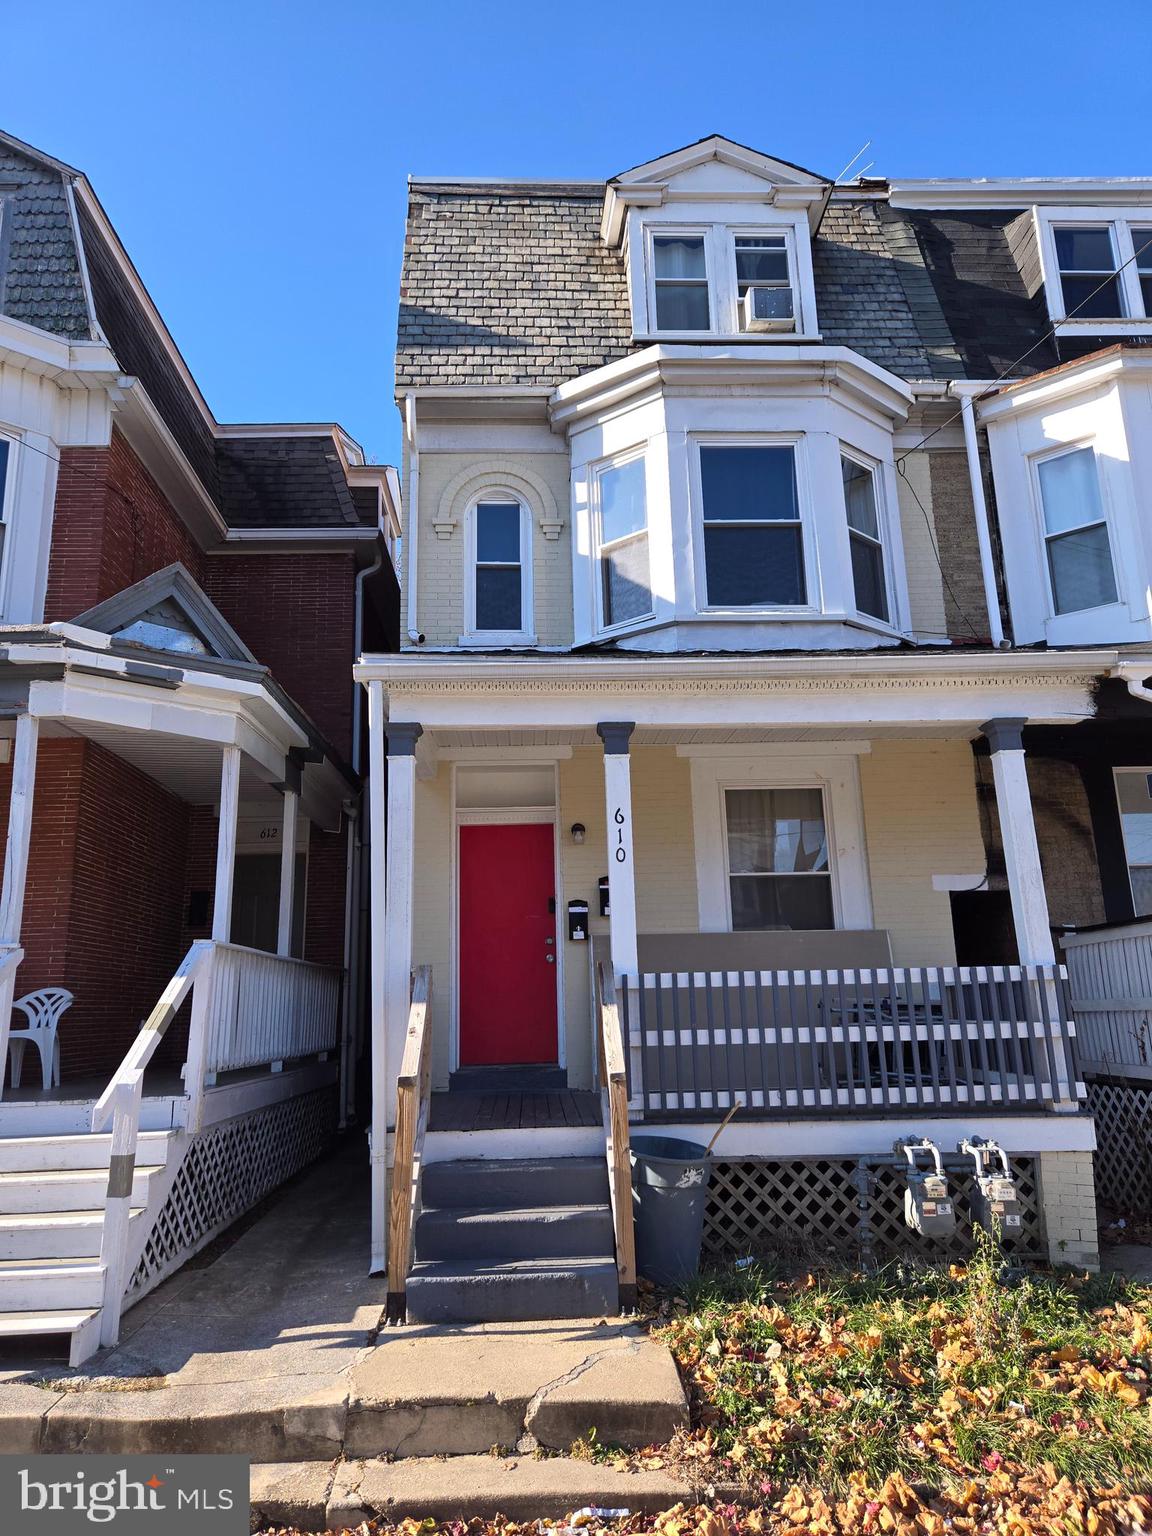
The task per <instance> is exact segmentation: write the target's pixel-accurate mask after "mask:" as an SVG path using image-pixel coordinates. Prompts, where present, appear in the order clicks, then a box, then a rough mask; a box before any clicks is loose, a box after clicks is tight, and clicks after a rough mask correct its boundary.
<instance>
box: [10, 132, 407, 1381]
mask: <svg viewBox="0 0 1152 1536" xmlns="http://www.w3.org/2000/svg"><path fill="white" fill-rule="evenodd" d="M0 509H2V513H3V529H2V531H3V535H4V537H3V546H2V563H0V700H2V710H0V715H2V718H0V738H2V739H0V815H2V817H3V818H4V820H3V824H5V825H6V826H7V854H6V859H5V863H4V880H3V894H2V898H0V1061H3V1060H4V1059H5V1058H6V1057H7V1056H8V1055H9V1051H8V1049H7V1045H8V1030H9V1013H10V1005H11V1003H12V1000H13V998H14V997H15V999H17V1000H18V1001H19V1000H20V999H24V998H27V997H28V995H29V994H36V993H42V992H44V991H45V989H65V990H66V991H67V992H68V993H70V994H71V995H72V1001H71V1005H70V1006H69V1007H68V1008H67V1009H66V1011H65V1012H64V1013H63V1015H62V1016H61V1017H60V1019H59V1024H58V1033H57V1046H58V1057H59V1062H58V1075H57V1073H55V1072H52V1071H51V1064H52V1052H51V1050H50V1049H49V1050H47V1051H46V1053H45V1054H46V1057H47V1060H48V1065H49V1071H50V1075H51V1076H52V1078H53V1085H52V1086H51V1087H50V1088H47V1089H46V1088H44V1087H42V1085H41V1084H42V1079H41V1067H40V1053H39V1049H38V1046H37V1044H36V1042H35V1040H33V1039H25V1038H21V1036H20V1034H19V1033H17V1035H16V1037H15V1038H14V1039H13V1040H12V1050H11V1056H12V1062H13V1066H14V1067H15V1066H16V1064H17V1059H18V1058H20V1057H22V1061H21V1062H20V1066H21V1067H22V1075H21V1080H20V1084H19V1086H18V1087H13V1086H8V1087H6V1088H5V1090H4V1094H3V1102H2V1103H0V1334H2V1333H22V1332H34V1333H42V1332H62V1333H70V1334H72V1336H73V1342H72V1353H73V1358H74V1359H81V1358H83V1357H84V1355H85V1354H87V1353H88V1352H90V1350H91V1349H92V1348H94V1347H95V1346H96V1343H97V1342H98V1341H99V1340H100V1339H101V1338H103V1340H104V1341H105V1342H107V1341H109V1340H110V1339H111V1338H114V1337H115V1333H116V1326H117V1320H118V1316H119V1311H120V1307H121V1305H122V1303H123V1302H124V1300H125V1292H127V1298H126V1299H127V1300H129V1301H131V1300H135V1299H137V1298H138V1297H139V1296H140V1295H142V1294H143V1293H144V1292H145V1291H146V1290H147V1289H148V1288H149V1287H150V1286H152V1285H153V1284H155V1283H156V1281H157V1280H158V1279H160V1278H162V1277H163V1276H164V1275H165V1274H166V1273H169V1272H170V1271H171V1270H172V1269H173V1268H175V1267H177V1266H178V1265H179V1264H180V1263H181V1262H182V1261H183V1259H184V1258H185V1257H187V1255H188V1254H189V1253H190V1252H192V1251H194V1250H195V1248H197V1247H199V1246H201V1245H202V1244H203V1242H205V1241H206V1240H207V1238H208V1237H210V1236H211V1235H212V1233H213V1232H215V1231H218V1230H219V1229H220V1227H221V1226H223V1225H225V1224H227V1222H228V1221H229V1220H231V1219H232V1218H233V1217H234V1216H235V1215H237V1214H238V1213H239V1212H240V1211H241V1210H243V1209H245V1207H246V1206H248V1205H250V1204H251V1203H252V1202H253V1201H254V1200H256V1199H258V1198H259V1197H260V1196H261V1195H263V1194H264V1193H266V1192H267V1190H269V1189H270V1188H272V1187H274V1186H275V1184H276V1183H278V1182H279V1181H280V1180H281V1179H283V1178H285V1177H287V1176H288V1175H289V1174H290V1173H292V1172H294V1171H295V1170H296V1169H297V1168H299V1167H300V1166H302V1164H303V1163H304V1162H306V1161H307V1160H308V1159H309V1158H311V1157H313V1156H315V1155H316V1153H317V1152H318V1151H319V1150H320V1148H321V1147H322V1146H323V1145H324V1142H325V1140H326V1138H327V1136H328V1135H329V1134H330V1132H331V1131H332V1129H334V1128H335V1125H336V1123H337V1121H338V1120H343V1119H344V1118H345V1115H346V1110H347V1107H348V1105H349V1104H350V1102H351V1097H352V1094H353V1093H354V1091H355V1083H354V1073H355V1063H356V1057H357V1054H358V1051H359V1036H360V1030H359V1021H360V1014H361V995H362V989H361V988H360V986H359V984H358V975H359V971H360V957H361V954H362V945H361V941H360V931H359V930H360V913H361V911H362V908H363V903H362V902H361V900H360V896H359V867H360V845H361V836H360V831H359V808H360V784H361V769H362V766H363V763H362V759H363V756H364V754H363V751H362V740H363V729H362V724H361V704H362V696H361V695H360V693H359V690H357V689H356V687H355V685H354V683H353V680H352V676H351V665H352V662H353V660H354V658H355V657H356V656H357V654H359V652H361V651H362V650H364V649H372V650H374V649H376V647H380V648H381V649H382V650H384V651H388V650H390V649H392V648H394V647H395V645H396V643H397V640H398V614H399V591H398V583H397V580H396V573H395V569H394V555H395V549H396V538H397V534H398V531H399V487H398V484H397V480H396V476H395V472H394V471H393V470H390V469H387V468H384V467H382V466H375V465H369V464H367V463H365V460H364V454H363V452H362V451H361V449H360V448H359V446H358V445H357V444H356V443H354V442H353V441H352V440H351V438H349V437H348V435H347V434H346V433H345V432H343V431H342V430H341V429H340V428H339V427H338V426H335V425H332V424H327V423H323V424H316V425H244V426H234V425H221V424H220V423H218V422H217V421H216V420H215V418H214V417H213V415H212V413H211V411H210V410H209V408H208V406H207V405H206V403H205V401H204V399H203V397H202V396H201V394H200V391H199V389H198V388H197V385H196V382H195V380H194V379H193V377H192V375H191V374H190V372H189V370H188V368H187V365H186V364H185V363H184V361H183V359H182V358H181V356H180V354H179V352H178V351H177V349H176V347H175V344H174V343H173V341H172V338H171V337H170V336H169V334H168V331H167V329H166V328H165V325H164V322H163V320H162V319H161V317H160V315H159V314H158V312H157V310H156V308H155V306H154V304H153V303H152V301H151V299H150V298H149V296H148V294H147V292H146V291H145V289H144V287H143V284H142V283H141V281H140V278H139V277H138V275H137V273H136V271H135V269H134V268H133V266H132V263H131V261H130V260H129V258H128V256H127V254H126V253H125V251H124V249H123V247H122V246H121V244H120V241H119V239H118V238H117V236H116V233H115V231H114V230H113V228H112V226H111V225H110V223H109V222H108V219H107V216H106V215H105V213H104V211H103V210H102V208H101V207H100V204H99V203H98V202H97V200H96V197H95V195H94V193H93V192H92V189H91V187H90V186H89V185H88V183H87V181H86V180H85V178H84V176H83V175H82V174H81V173H80V172H78V171H75V170H72V169H70V168H69V167H68V166H65V165H62V164H60V163H59V162H58V161H55V160H53V159H51V158H50V157H48V156H46V155H43V154H41V153H40V152H39V151H37V150H34V149H31V148H29V147H28V146H27V145H24V144H21V143H19V142H18V141H17V140H14V139H11V138H8V137H7V136H5V135H0ZM189 993H191V998H190V1001H189V1002H188V1004H187V1006H186V1007H185V1008H184V1011H183V1012H182V1013H180V1014H179V1015H178V1016H176V1009H177V1007H178V1006H179V1004H180V1003H181V1002H182V1001H183V1000H184V999H185V998H186V997H187V995H188V994H189ZM52 1001H53V999H52V997H51V996H49V997H48V998H47V999H46V1000H43V1003H42V1007H41V1008H40V1009H39V1011H37V1009H36V1008H35V1007H34V1006H33V1005H31V1004H30V1005H29V1007H28V1008H26V1009H24V1010H21V1009H19V1008H17V1011H16V1012H15V1014H14V1016H13V1019H12V1028H13V1030H15V1031H17V1032H19V1031H22V1030H24V1029H25V1028H27V1027H28V1026H29V1024H30V1022H31V1023H33V1024H35V1023H41V1024H42V1023H45V1022H48V1023H50V1022H51V1018H52V1012H53V1010H52V1007H51V1004H52ZM29 1008H30V1009H31V1010H32V1013H31V1015H30V1014H29ZM174 1017H175V1022H174V1024H173V1026H172V1028H171V1029H167V1025H168V1024H169V1022H170V1021H171V1020H172V1019H173V1018H174ZM144 1021H147V1022H146V1023H145V1022H144ZM166 1029H167V1033H166V1034H165V1030H166ZM41 1038H42V1037H41ZM342 1068H343V1071H341V1069H342ZM270 1069H271V1070H270ZM141 1071H142V1072H143V1076H142V1078H141V1077H140V1072H141ZM98 1100H99V1101H100V1113H99V1114H98V1115H97V1120H98V1121H102V1122H103V1123H104V1124H105V1129H106V1131H109V1132H110V1133H111V1138H112V1139H111V1140H110V1139H109V1135H108V1134H104V1135H101V1136H95V1135H92V1134H89V1133H90V1131H91V1126H92V1122H93V1109H94V1106H96V1104H97V1101H98ZM113 1119H114V1122H115V1124H114V1126H113ZM137 1126H138V1127H139V1128H140V1129H141V1131H142V1133H143V1135H144V1140H143V1141H142V1143H141V1146H140V1149H139V1153H138V1155H137V1156H136V1158H135V1169H134V1171H133V1153H134V1152H136V1143H135V1133H136V1127H137ZM46 1174H47V1175H49V1177H45V1175H46Z"/></svg>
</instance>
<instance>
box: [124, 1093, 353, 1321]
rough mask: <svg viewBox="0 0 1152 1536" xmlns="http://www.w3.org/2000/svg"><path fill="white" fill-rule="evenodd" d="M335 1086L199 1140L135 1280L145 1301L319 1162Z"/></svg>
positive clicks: (332, 1125) (228, 1123)
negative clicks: (253, 1210) (275, 1192)
mask: <svg viewBox="0 0 1152 1536" xmlns="http://www.w3.org/2000/svg"><path fill="white" fill-rule="evenodd" d="M336 1114H337V1096H336V1090H335V1088H331V1087H329V1088H320V1089H317V1090H316V1091H315V1092H314V1093H302V1094H299V1095H298V1096H297V1097H296V1098H293V1099H282V1100H281V1101H280V1102H279V1103H276V1104H270V1105H268V1107H267V1108H265V1109H261V1110H257V1111H256V1113H254V1114H251V1115H240V1116H238V1117H237V1118H236V1119H235V1120H225V1121H223V1122H221V1124H219V1125H213V1126H210V1127H209V1128H208V1129H207V1130H206V1131H204V1133H203V1134H202V1135H200V1136H198V1137H196V1139H195V1140H194V1141H193V1142H191V1143H190V1144H189V1146H188V1148H187V1151H186V1153H185V1156H184V1160H183V1162H182V1163H181V1164H180V1167H179V1169H178V1170H177V1172H176V1176H175V1178H174V1180H173V1181H172V1187H171V1189H170V1190H169V1191H168V1197H167V1199H166V1200H165V1201H164V1204H163V1205H162V1206H161V1207H160V1210H159V1212H158V1214H157V1216H156V1220H155V1222H154V1224H153V1226H152V1231H151V1232H150V1233H149V1236H148V1238H147V1240H146V1242H145V1244H144V1251H143V1254H142V1255H141V1258H140V1263H139V1264H138V1265H137V1267H136V1271H135V1273H134V1274H133V1276H132V1280H131V1282H130V1284H129V1286H128V1293H127V1295H128V1300H129V1301H138V1300H139V1299H140V1297H141V1296H143V1295H144V1294H145V1293H146V1292H147V1291H150V1290H151V1289H152V1287H153V1286H155V1285H157V1284H159V1282H160V1281H161V1280H163V1279H164V1278H165V1277H166V1276H167V1275H170V1274H172V1272H173V1271H174V1270H177V1269H179V1268H180V1266H181V1264H183V1263H185V1262H186V1260H188V1259H190V1258H191V1257H192V1255H193V1254H194V1253H196V1252H197V1250H198V1249H200V1248H203V1247H204V1245H205V1244H206V1243H208V1242H210V1241H211V1239H212V1238H213V1237H215V1236H216V1235H217V1234H218V1233H220V1232H222V1231H223V1230H224V1228H225V1227H227V1226H228V1225H229V1224H230V1223H231V1222H233V1221H235V1220H236V1218H237V1217H238V1216H241V1215H243V1213H244V1212H245V1211H246V1210H248V1209H249V1208H250V1207H251V1206H253V1205H255V1204H256V1202H257V1201H258V1200H262V1199H263V1198H264V1196H265V1195H267V1194H270V1193H271V1192H272V1190H274V1189H275V1188H276V1187H277V1186H278V1185H280V1184H283V1182H284V1181H285V1179H290V1178H291V1177H292V1175H293V1174H294V1173H299V1171H300V1170H301V1168H305V1167H307V1165H308V1164H309V1163H311V1162H314V1161H315V1159H316V1158H317V1157H319V1156H320V1154H321V1153H322V1152H323V1151H324V1149H325V1148H326V1147H327V1146H328V1144H329V1142H330V1141H331V1140H332V1137H333V1135H334V1134H335V1130H336Z"/></svg>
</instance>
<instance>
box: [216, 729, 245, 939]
mask: <svg viewBox="0 0 1152 1536" xmlns="http://www.w3.org/2000/svg"><path fill="white" fill-rule="evenodd" d="M239 810H240V748H239V747H225V748H224V757H223V760H222V761H221V764H220V821H219V826H218V829H217V833H216V891H215V894H214V896H213V899H212V938H213V939H214V941H215V942H216V943H217V944H227V943H228V940H229V938H230V937H231V933H232V881H233V877H234V874H235V869H236V817H237V814H238V812H239Z"/></svg>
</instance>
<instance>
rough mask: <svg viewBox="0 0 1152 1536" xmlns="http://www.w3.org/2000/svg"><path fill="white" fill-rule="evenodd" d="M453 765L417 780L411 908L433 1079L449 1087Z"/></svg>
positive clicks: (440, 1084)
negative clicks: (427, 986) (426, 974)
mask: <svg viewBox="0 0 1152 1536" xmlns="http://www.w3.org/2000/svg"><path fill="white" fill-rule="evenodd" d="M451 801H452V777H451V769H450V768H449V766H448V765H447V764H446V763H441V764H440V767H439V770H438V772H437V774H436V777H435V778H434V779H417V781H416V839H415V844H416V857H415V870H416V877H415V889H414V891H413V911H412V963H413V965H430V966H431V967H432V1079H433V1085H434V1086H435V1087H437V1088H446V1087H447V1086H448V1060H449V1057H448V1051H449V1045H450V1033H451V1020H452V947H453V946H452V917H451V912H452V878H453V872H454V866H455V858H454V857H453V850H452V803H451Z"/></svg>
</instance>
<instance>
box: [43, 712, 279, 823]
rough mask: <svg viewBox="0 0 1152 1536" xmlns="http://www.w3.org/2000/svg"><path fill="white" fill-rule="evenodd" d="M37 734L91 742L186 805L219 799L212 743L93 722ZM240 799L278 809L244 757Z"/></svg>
mask: <svg viewBox="0 0 1152 1536" xmlns="http://www.w3.org/2000/svg"><path fill="white" fill-rule="evenodd" d="M40 733H41V736H42V737H43V738H47V737H56V738H60V737H73V738H75V737H85V738H87V740H89V741H94V742H96V743H98V744H99V745H100V746H102V747H104V748H106V749H107V750H108V751H109V752H111V753H113V754H114V755H115V756H116V757H119V758H122V759H123V761H124V762H126V763H130V764H131V765H132V766H133V767H134V768H138V769H139V770H140V772H141V773H145V774H147V775H148V777H149V778H150V779H155V780H156V782H157V783H158V784H161V785H163V787H164V788H165V789H166V790H168V792H169V793H170V794H172V795H175V796H176V798H177V799H179V800H184V801H186V802H187V803H188V804H189V805H215V804H216V801H217V800H218V799H219V796H220V760H221V749H220V746H219V744H217V743H215V742H207V741H195V740H192V739H190V738H189V737H187V736H166V735H164V734H163V733H162V732H160V731H130V730H123V729H119V728H117V727H116V726H111V725H103V724H97V723H95V722H92V721H86V722H84V724H83V725H82V726H79V725H67V724H65V723H64V722H63V721H59V720H45V721H43V722H42V723H41V727H40ZM240 797H241V801H242V803H243V804H245V805H254V804H257V803H266V804H268V805H270V806H272V805H275V806H279V804H280V799H281V797H280V794H279V793H278V791H276V790H275V789H273V788H272V786H271V784H270V783H268V782H267V780H266V779H265V778H263V777H261V775H260V773H259V772H258V771H257V768H256V765H255V764H254V763H253V762H252V760H251V759H250V758H248V757H246V756H245V757H242V758H241V764H240Z"/></svg>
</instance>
